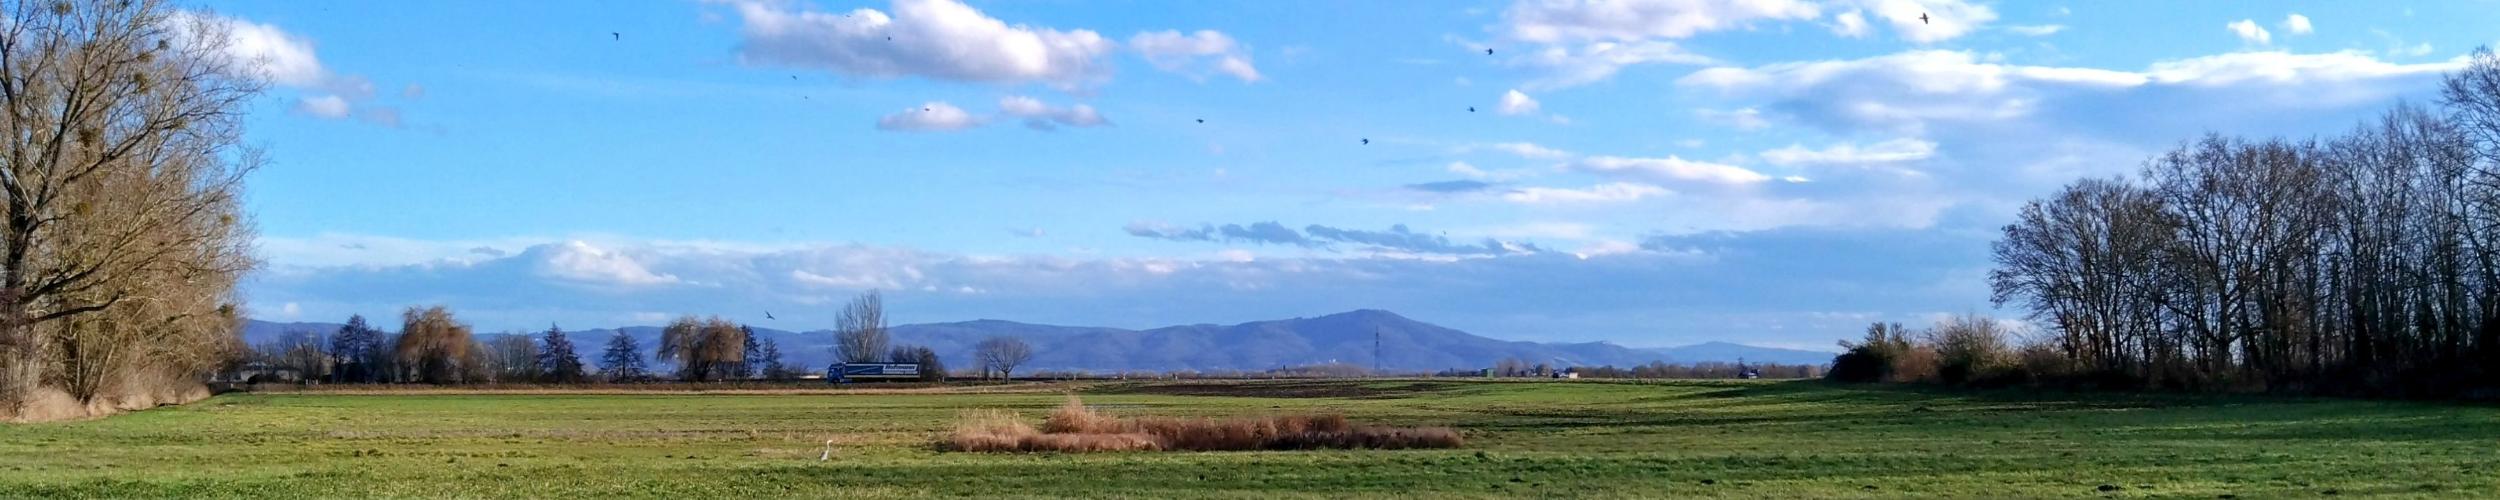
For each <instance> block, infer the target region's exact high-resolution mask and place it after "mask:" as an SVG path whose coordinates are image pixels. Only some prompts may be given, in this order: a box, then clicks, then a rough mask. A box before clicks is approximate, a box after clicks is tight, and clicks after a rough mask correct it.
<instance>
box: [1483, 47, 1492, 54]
mask: <svg viewBox="0 0 2500 500" xmlns="http://www.w3.org/2000/svg"><path fill="white" fill-rule="evenodd" d="M1484 55H1488V56H1489V55H1493V48H1492V47H1485V48H1484Z"/></svg>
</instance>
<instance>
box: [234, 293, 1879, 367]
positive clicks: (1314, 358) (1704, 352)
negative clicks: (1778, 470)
mask: <svg viewBox="0 0 2500 500" xmlns="http://www.w3.org/2000/svg"><path fill="white" fill-rule="evenodd" d="M338 327H339V325H338V324H336V323H271V322H263V321H252V322H250V323H249V324H247V325H246V326H245V327H244V338H245V339H246V340H247V341H250V342H253V343H256V344H257V343H261V342H267V341H269V340H272V339H277V338H280V337H281V336H282V335H284V334H285V333H286V332H290V331H314V332H321V333H323V334H327V333H329V332H334V331H337V330H338ZM755 330H756V332H757V334H758V336H760V337H762V338H767V339H772V340H773V342H775V343H776V344H779V345H780V347H781V352H782V355H783V357H784V359H785V360H787V362H789V363H791V364H794V365H799V366H807V367H811V368H816V367H822V366H824V365H827V364H831V363H832V361H833V352H832V346H833V332H832V331H829V330H815V331H807V332H792V331H785V330H775V329H770V328H756V329H755ZM619 331H623V332H624V333H626V334H629V335H633V336H634V337H635V340H637V341H639V342H641V344H642V346H643V348H644V349H645V350H646V353H647V352H648V349H650V348H651V347H652V345H653V344H655V343H657V342H658V341H659V337H660V328H659V327H652V326H629V327H623V328H598V329H586V330H579V331H569V332H568V333H570V334H571V335H572V336H573V338H574V344H575V345H577V346H579V347H578V348H579V349H581V351H582V356H583V358H584V359H585V360H590V359H592V358H595V357H596V356H597V353H598V350H599V349H600V347H601V346H603V345H605V344H606V343H607V341H608V338H609V337H610V336H613V335H615V334H616V333H617V332H619ZM892 333H893V336H894V342H895V343H898V344H916V345H925V346H929V347H930V348H931V349H935V350H937V352H938V353H939V355H940V356H941V357H943V358H944V359H945V360H946V363H947V366H949V367H955V368H963V367H969V366H972V365H973V363H972V346H973V344H976V343H979V342H980V341H981V339H985V338H989V337H993V336H1006V337H1016V338H1021V339H1024V340H1025V342H1027V343H1030V344H1032V345H1033V351H1034V356H1033V360H1032V361H1031V362H1029V363H1027V364H1026V366H1024V367H1020V368H1019V369H1018V371H1028V370H1086V371H1097V372H1102V371H1122V370H1147V371H1170V370H1200V371H1224V370H1243V371H1256V370H1266V369H1271V368H1277V367H1282V366H1300V365H1314V364H1322V363H1347V364H1353V365H1358V366H1371V365H1372V364H1373V363H1374V360H1373V339H1374V335H1375V334H1377V335H1378V339H1379V353H1380V356H1379V358H1380V359H1379V360H1378V363H1379V365H1380V366H1382V367H1385V368H1389V369H1394V370H1401V371H1432V370H1443V369H1451V368H1461V369H1474V368H1482V367H1489V366H1492V365H1493V364H1494V363H1496V362H1499V361H1501V360H1503V359H1506V358H1517V359H1521V360H1525V361H1527V362H1529V363H1549V364H1553V365H1556V366H1582V365H1589V366H1594V365H1614V366H1631V365H1638V364H1643V363H1648V362H1651V361H1664V362H1668V363H1676V362H1699V361H1735V360H1736V359H1737V358H1739V357H1742V358H1744V359H1745V360H1747V361H1765V362H1777V363H1815V364H1819V363H1826V362H1830V361H1831V356H1832V355H1831V353H1822V352H1815V351H1802V350H1792V349H1773V348H1765V347H1752V346H1744V345H1738V344H1729V343H1724V342H1713V343H1707V344H1699V345H1693V346H1686V347H1676V348H1666V349H1634V348H1629V347H1623V346H1619V345H1615V344H1612V343H1606V342H1588V343H1576V344H1575V343H1538V342H1522V341H1505V340H1496V339H1491V338H1485V337H1481V336H1477V335H1474V334H1469V333H1467V332H1463V331H1458V330H1454V329H1450V328H1445V327H1441V326H1438V325H1433V324H1431V323H1425V322H1421V321H1416V320H1413V319H1409V318H1407V317H1404V316H1399V315H1397V314H1396V313H1392V312H1388V311H1380V310H1369V309H1366V310H1358V311H1350V312H1344V313H1338V314H1331V315H1326V316H1319V317H1314V318H1293V319H1283V320H1273V321H1254V322H1249V323H1242V324H1237V325H1212V324H1200V325H1182V326H1167V327H1162V328H1154V329H1148V330H1129V329H1122V328H1104V327H1076V326H1053V325H1036V324H1030V323H1018V322H1014V321H1002V320H977V321H963V322H954V323H926V324H914V325H900V326H895V327H893V330H892ZM480 335H489V334H486V333H481V334H480Z"/></svg>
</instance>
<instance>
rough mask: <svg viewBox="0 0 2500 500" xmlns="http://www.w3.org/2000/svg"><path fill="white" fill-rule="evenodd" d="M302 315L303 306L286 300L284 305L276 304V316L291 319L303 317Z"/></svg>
mask: <svg viewBox="0 0 2500 500" xmlns="http://www.w3.org/2000/svg"><path fill="white" fill-rule="evenodd" d="M303 316H304V308H303V307H302V306H298V305H296V304H295V303H294V302H288V303H286V305H282V306H278V317H281V318H286V319H290V320H291V319H296V318H300V317H303Z"/></svg>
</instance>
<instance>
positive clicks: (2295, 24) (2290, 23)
mask: <svg viewBox="0 0 2500 500" xmlns="http://www.w3.org/2000/svg"><path fill="white" fill-rule="evenodd" d="M2317 31H2318V30H2317V29H2316V27H2313V26H2310V25H2309V16H2304V15H2300V13H2298V12H2294V13H2292V14H2291V15H2288V16H2283V32H2284V33H2290V34H2294V35H2306V34H2310V33H2316V32H2317Z"/></svg>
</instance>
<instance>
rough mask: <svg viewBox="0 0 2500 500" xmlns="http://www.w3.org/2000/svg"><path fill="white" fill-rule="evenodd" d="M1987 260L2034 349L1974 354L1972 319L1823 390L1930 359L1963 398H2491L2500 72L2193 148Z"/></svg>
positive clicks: (1893, 333)
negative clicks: (2264, 134) (2139, 394)
mask: <svg viewBox="0 0 2500 500" xmlns="http://www.w3.org/2000/svg"><path fill="white" fill-rule="evenodd" d="M1993 250H1994V260H1995V261H1996V268H1995V270H1994V271H1993V272H1992V273H1991V274H1990V276H1989V280H1990V283H1991V286H1992V288H1993V292H1994V294H1993V295H1994V296H1993V299H1994V301H1995V302H1997V303H1998V304H2000V305H2004V304H2016V305H2020V306H2021V307H2023V308H2025V309H2027V312H2028V317H2029V318H2030V319H2031V320H2032V321H2033V322H2034V324H2036V325H2038V327H2039V328H2040V329H2041V332H2042V335H2041V336H2040V337H2039V338H2036V339H2033V342H2032V345H2025V346H2021V348H2020V349H2019V352H2017V350H2016V349H2014V348H2010V347H2006V346H2005V345H2004V343H2005V342H2004V341H2003V337H2002V336H1998V337H1992V338H1988V339H1982V338H1978V337H1981V336H1987V335H1995V334H1996V333H1999V332H1998V330H2002V329H2003V328H2001V327H2000V326H1999V325H1995V324H1994V323H1993V322H1990V321H1984V319H1982V320H1965V321H1962V323H1965V324H1958V325H1940V326H1939V328H1937V329H1934V330H1931V331H1930V332H1928V334H1927V335H1925V336H1919V335H1911V334H1908V333H1907V332H1905V331H1903V330H1901V328H1900V327H1899V325H1877V326H1876V327H1874V328H1871V329H1870V331H1869V333H1868V337H1867V340H1866V341H1864V342H1860V343H1855V344H1850V345H1849V346H1850V347H1851V348H1852V350H1851V352H1850V353H1849V354H1847V355H1844V356H1843V358H1842V359H1839V360H1836V361H1838V363H1836V366H1835V367H1834V368H1833V370H1832V375H1833V376H1834V377H1835V378H1849V377H1873V378H1895V379H1898V378H1902V375H1903V374H1904V373H1915V372H1918V370H1900V369H1898V368H1902V367H1903V365H1901V364H1900V363H1898V362H1899V361H1902V360H1905V359H1908V358H1913V357H1927V358H1933V359H1936V360H1938V362H1937V363H1933V364H1932V365H1934V366H1940V367H1941V368H1942V370H1963V371H1965V373H1959V374H1955V375H1952V376H1951V377H1950V378H1954V379H1956V381H1959V382H1964V383H1969V382H1976V381H1985V380H1989V379H1999V380H2002V379H2008V378H2010V379H2021V380H2031V381H2054V382H2056V383H2069V384H2083V385H2091V386H2099V387H2150V388H2176V389H2223V390H2273V391H2292V392H2316V393H2333V394H2356V395H2384V396H2408V397H2455V396H2476V395H2480V396H2489V395H2492V394H2494V393H2493V392H2492V391H2493V390H2494V389H2500V57H2495V56H2494V55H2493V53H2492V52H2491V50H2489V49H2488V48H2482V49H2478V50H2476V51H2474V53H2473V54H2472V55H2471V56H2469V57H2468V58H2467V61H2466V63H2465V65H2464V66H2463V68H2461V69H2459V70H2457V71H2455V72H2453V73H2450V74H2447V75H2445V77H2444V78H2443V79H2442V80H2441V81H2440V85H2439V99H2438V101H2437V103H2436V105H2434V106H2422V105H2415V104H2410V103H2400V104H2398V105H2397V106H2395V107H2394V108H2393V109H2390V110H2387V111H2386V112H2384V113H2383V114H2381V115H2379V116H2378V117H2376V118H2375V119H2372V120H2367V121H2365V122H2364V123H2361V124H2359V125H2358V126H2356V127H2354V128H2353V129H2352V130H2351V131H2349V132H2346V133H2343V134H2340V135H2334V136H2330V137H2323V138H2315V139H2308V140H2288V139H2280V138H2273V139H2250V138H2243V137H2234V136H2227V135H2222V134H2208V135H2206V136H2204V137H2202V138H2200V139H2197V140H2194V141H2190V142H2186V143H2183V144H2181V145H2180V146H2178V147H2177V148H2175V149H2172V150H2170V151H2167V152H2164V153H2162V154H2160V155H2158V156H2155V157H2153V158H2151V159H2150V160H2148V161H2147V162H2145V164H2144V165H2143V167H2142V169H2141V171H2140V172H2139V173H2138V174H2137V175H2135V176H2132V177H2123V176H2122V177H2113V178H2091V179H2082V180H2078V181H2076V182H2074V183H2073V184H2069V185H2067V186H2066V187H2065V188H2063V189H2061V190H2059V191H2058V192H2057V193H2055V194H2052V195H2050V196H2048V197H2046V198H2043V199H2038V200H2034V201H2032V202H2030V203H2029V204H2027V205H2025V206H2024V207H2023V208H2022V210H2021V211H2020V213H2019V215H2018V216H2017V219H2016V221H2015V222H2014V223H2012V224H2010V225H2007V226H2005V228H2004V229H2003V235H2002V238H2001V239H1999V240H1998V241H1996V242H1995V244H1994V248H1993ZM1977 323H1986V324H1977ZM1948 327H1949V328H1948ZM1973 332H1983V333H1973ZM1981 351H1988V352H1983V353H1980V354H1973V353H1975V352H1981ZM1853 355H1854V356H1856V358H1852V357H1851V356H1853ZM1957 356H1959V357H1960V358H1962V359H1956V358H1957ZM1853 361H1854V362H1853ZM1957 362H1958V363H1962V364H1964V365H1966V366H1958V367H1957V366H1956V365H1955V363H1957ZM1912 364H1913V365H1915V363H1912ZM1877 367H1882V369H1876V368H1877ZM1844 368H1847V369H1849V372H1848V373H1843V371H1844ZM1942 370H1939V373H1938V375H1936V378H1940V379H1941V378H1948V377H1947V375H1946V374H1944V373H1942ZM1877 372H1881V373H1877ZM1912 378H1916V377H1912Z"/></svg>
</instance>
